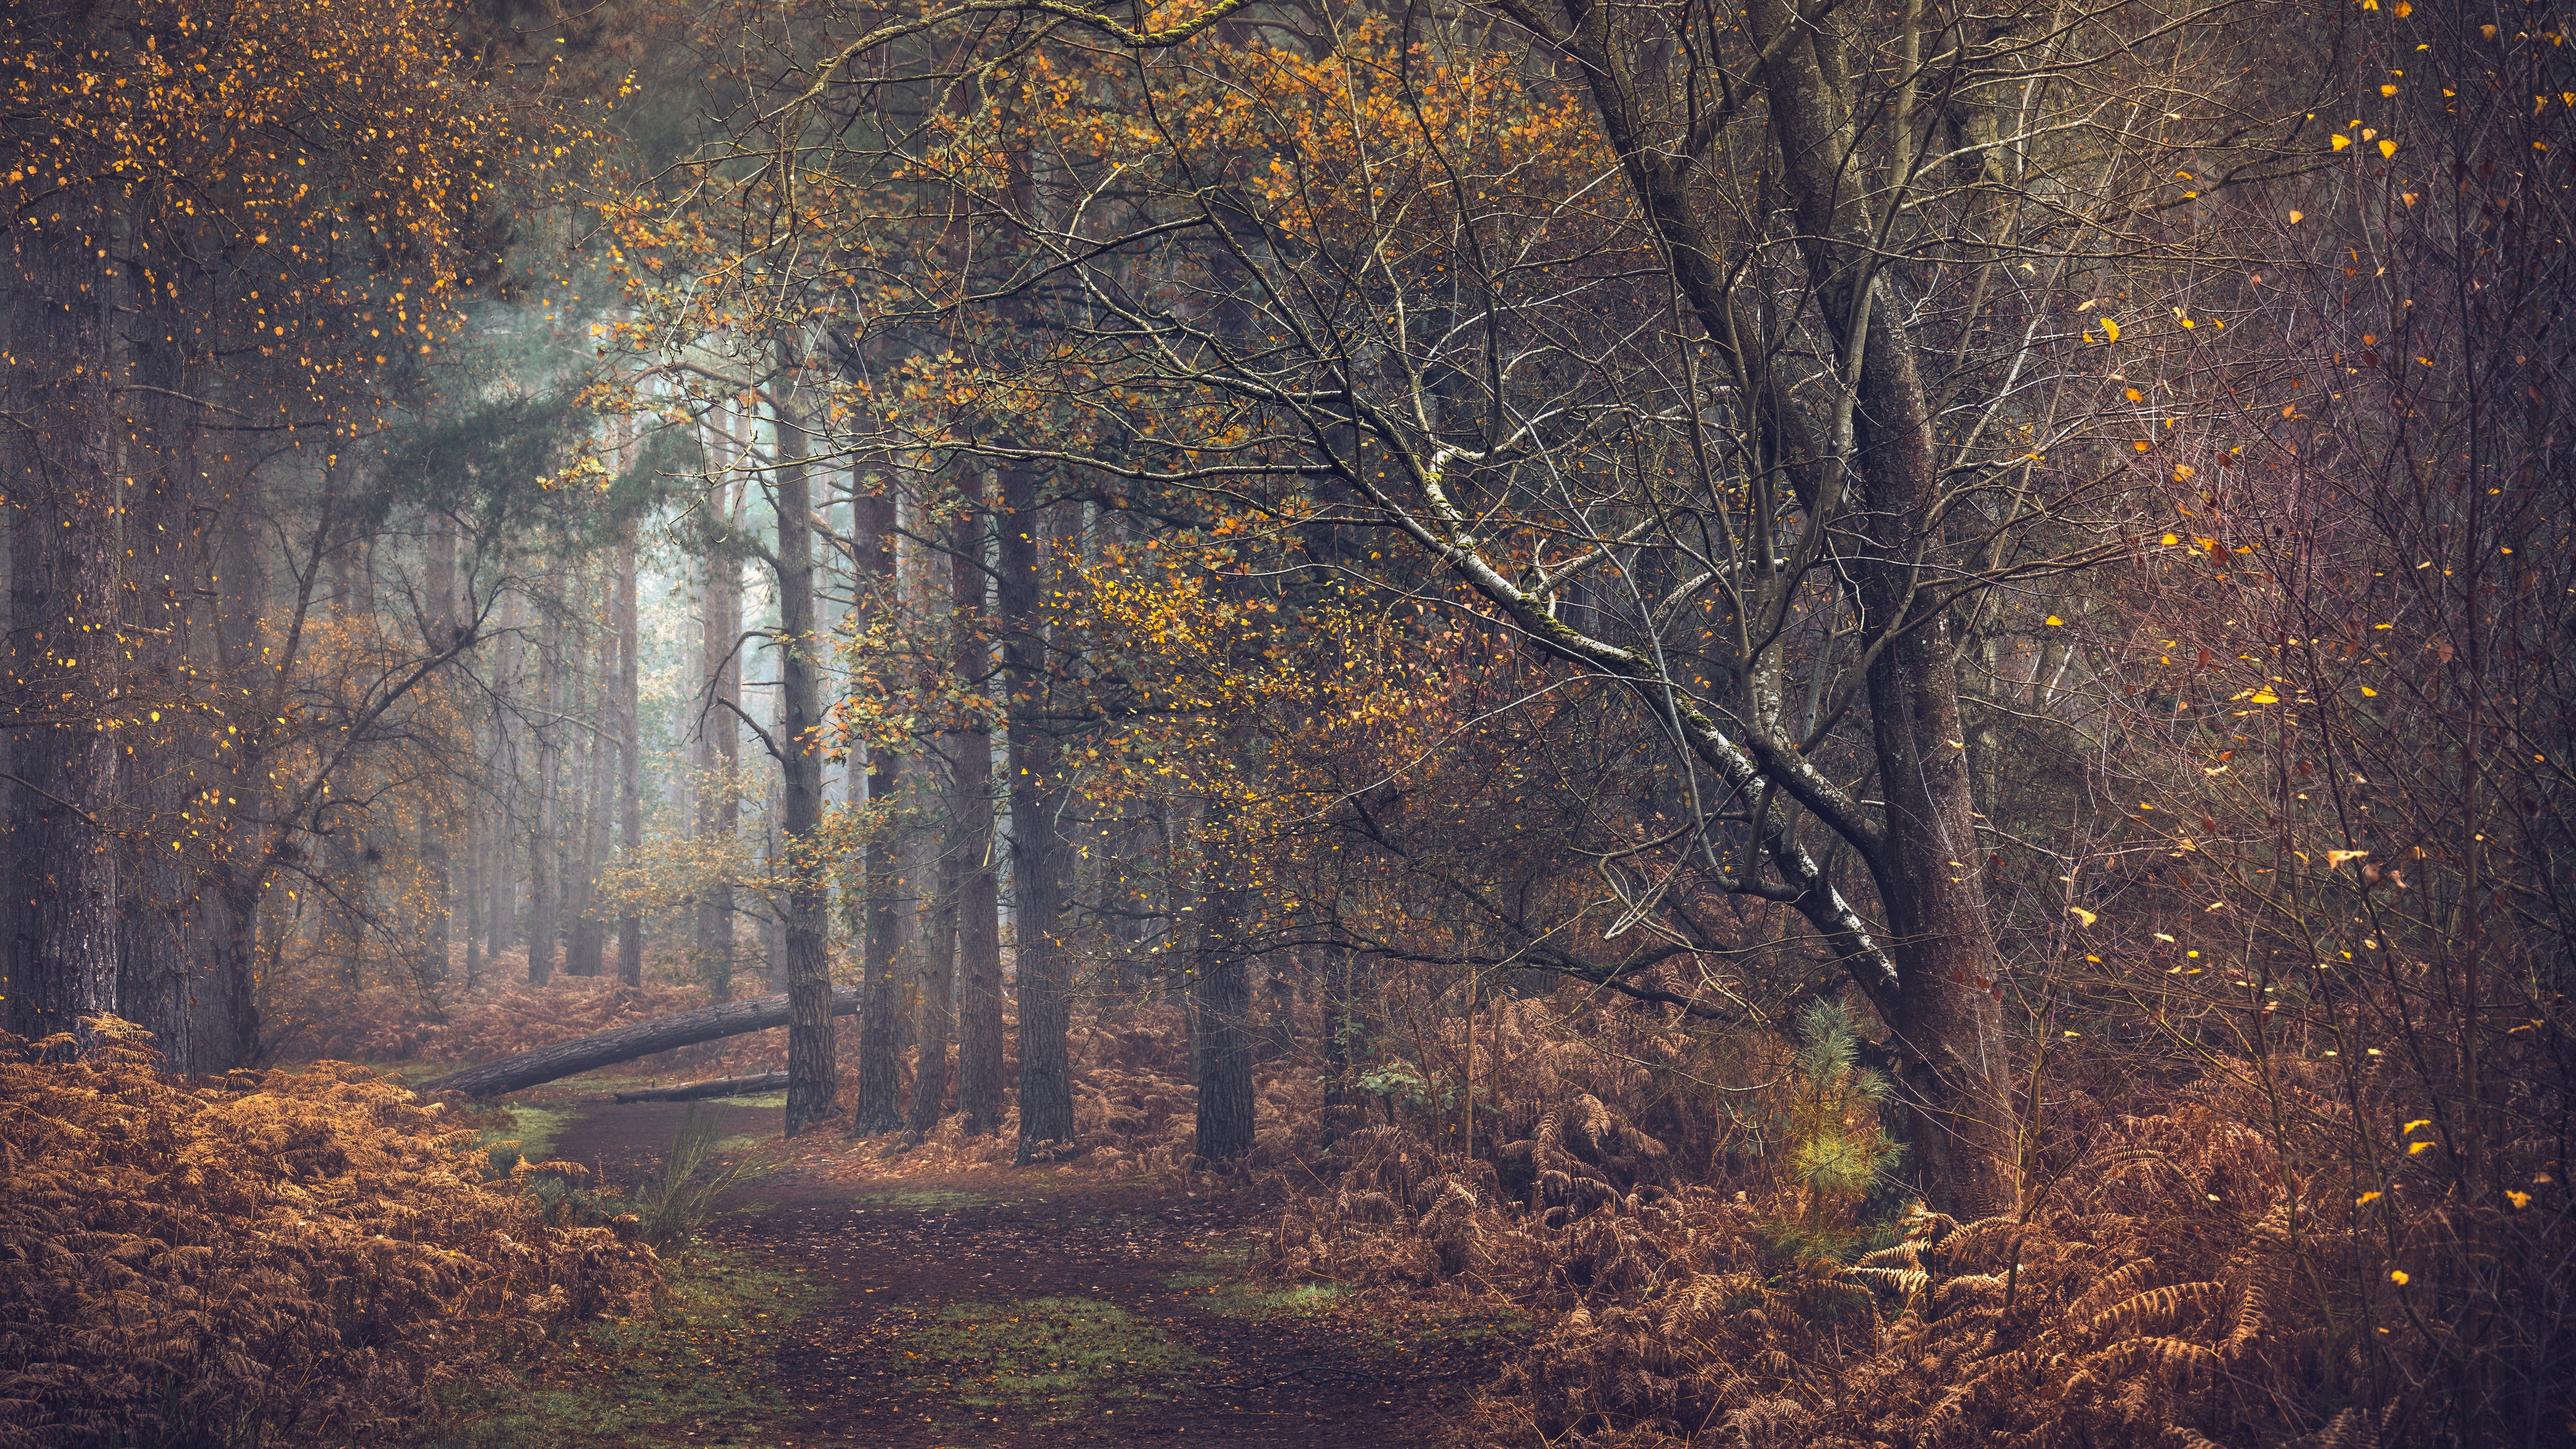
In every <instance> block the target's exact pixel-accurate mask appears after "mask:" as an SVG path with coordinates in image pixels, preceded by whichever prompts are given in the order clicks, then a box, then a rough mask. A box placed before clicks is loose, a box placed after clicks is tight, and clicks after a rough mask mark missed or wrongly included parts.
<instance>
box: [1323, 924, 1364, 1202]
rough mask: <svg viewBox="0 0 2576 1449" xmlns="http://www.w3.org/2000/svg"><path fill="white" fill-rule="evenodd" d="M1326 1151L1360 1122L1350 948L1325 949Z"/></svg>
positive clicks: (1324, 1133)
mask: <svg viewBox="0 0 2576 1449" xmlns="http://www.w3.org/2000/svg"><path fill="white" fill-rule="evenodd" d="M1324 952H1325V956H1324V983H1323V984H1324V1122H1323V1129H1324V1130H1323V1143H1324V1150H1325V1151H1327V1152H1330V1151H1332V1150H1333V1144H1334V1143H1335V1142H1337V1141H1339V1140H1341V1137H1342V1134H1343V1133H1344V1132H1347V1131H1349V1130H1350V1129H1352V1128H1353V1127H1356V1126H1357V1125H1358V1122H1357V1120H1356V1119H1357V1117H1358V1115H1359V1114H1358V1112H1356V1111H1355V1110H1353V1099H1352V1093H1351V1037H1352V1034H1353V1032H1354V1031H1355V1030H1356V1029H1357V1027H1356V1024H1355V1023H1354V1022H1353V1021H1352V1019H1351V953H1350V950H1349V948H1348V947H1344V946H1327V947H1325V948H1324Z"/></svg>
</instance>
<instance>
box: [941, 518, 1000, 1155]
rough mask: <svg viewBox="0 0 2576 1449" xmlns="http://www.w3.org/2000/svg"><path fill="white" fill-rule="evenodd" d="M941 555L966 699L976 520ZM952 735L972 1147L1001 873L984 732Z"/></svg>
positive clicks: (977, 632) (980, 1113) (996, 948)
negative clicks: (945, 556)
mask: <svg viewBox="0 0 2576 1449" xmlns="http://www.w3.org/2000/svg"><path fill="white" fill-rule="evenodd" d="M968 476H969V477H971V476H972V475H968ZM970 486H971V485H970ZM970 501H971V500H970ZM949 547H950V549H951V553H950V556H949V560H950V570H951V572H950V575H949V578H950V598H951V601H952V602H953V603H954V605H955V608H956V615H955V619H956V628H957V640H958V645H957V661H956V668H957V678H958V679H959V680H961V681H966V682H968V688H969V689H970V690H974V689H980V688H981V687H982V686H981V683H980V681H982V679H983V678H984V675H985V672H986V670H987V669H988V667H989V665H990V651H989V649H988V648H987V646H986V644H985V641H984V635H983V625H984V579H985V573H984V524H983V512H982V510H980V509H967V510H965V511H961V512H960V513H959V514H958V516H957V521H956V523H955V525H954V526H953V528H952V529H951V531H950V535H949ZM960 725H961V727H960V728H959V729H957V730H955V731H954V732H952V733H951V734H950V735H949V745H950V751H949V781H950V793H949V809H950V810H951V811H952V812H953V817H954V819H955V820H956V822H957V825H958V827H959V828H958V833H957V844H958V850H957V851H956V853H955V855H954V857H953V859H954V860H955V862H956V866H957V871H958V878H957V1110H958V1111H959V1112H960V1113H962V1114H964V1116H965V1118H966V1135H967V1136H969V1137H980V1136H982V1135H984V1134H985V1133H988V1132H994V1131H998V1130H1000V1128H1001V1125H1002V1099H1003V1083H1002V919H1001V905H1002V903H1001V872H1000V871H999V870H997V869H996V868H995V861H994V859H993V855H994V850H993V846H994V840H993V735H992V730H991V727H990V726H989V725H988V724H986V723H985V720H984V718H983V716H982V715H980V714H976V713H969V714H967V715H966V717H965V718H964V719H963V720H961V721H960Z"/></svg>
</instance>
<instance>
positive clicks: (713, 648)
mask: <svg viewBox="0 0 2576 1449" xmlns="http://www.w3.org/2000/svg"><path fill="white" fill-rule="evenodd" d="M716 416H717V419H718V421H719V422H721V421H722V418H723V414H722V412H721V411H719V412H718V413H717V415H716ZM709 442H710V446H711V451H712V452H714V453H715V454H716V456H717V459H718V461H719V462H721V461H722V460H724V459H726V458H728V457H730V443H729V440H728V439H727V436H726V435H725V433H724V432H723V430H722V428H720V427H719V428H717V429H715V430H714V431H713V432H712V433H711V435H710V439H709ZM723 488H729V489H730V492H731V497H730V499H729V500H728V501H727V502H726V504H725V506H724V507H723V508H722V510H721V514H722V517H723V519H724V520H725V521H726V524H727V530H726V536H725V537H722V538H719V539H718V540H716V543H715V547H713V548H712V549H710V550H709V552H708V556H707V561H706V567H707V577H706V586H705V589H704V591H703V593H702V594H701V597H700V605H699V620H700V623H701V626H702V633H701V634H700V652H699V667H700V670H701V676H700V677H701V678H703V679H704V680H705V681H706V684H705V686H704V687H705V689H706V691H707V701H706V704H705V705H704V707H703V708H701V709H700V710H699V711H698V714H697V719H698V742H699V751H698V757H699V760H700V766H699V774H698V779H699V794H698V832H699V839H700V840H701V842H702V844H703V852H704V854H705V855H706V856H707V857H708V858H710V859H711V860H714V861H717V862H719V863H720V864H721V867H722V869H721V870H720V871H719V873H718V875H717V877H716V879H715V880H713V881H712V882H711V883H710V884H709V885H708V886H707V889H706V893H705V894H704V895H703V896H702V897H700V899H699V901H698V907H697V919H696V923H695V929H694V931H693V933H692V938H691V954H692V955H693V956H694V957H695V958H696V962H697V969H698V979H699V980H701V981H704V982H705V983H706V984H707V991H708V994H709V995H711V996H713V997H714V998H715V999H716V1000H718V1001H726V1000H730V999H731V998H732V996H733V968H734V887H733V878H732V875H731V870H732V859H733V852H734V850H735V849H736V848H737V846H738V845H739V838H740V835H741V829H742V801H741V798H740V796H739V793H738V787H739V785H740V783H741V776H742V756H741V739H742V724H741V721H740V720H739V719H737V718H736V717H735V714H734V711H735V710H737V709H739V708H741V705H742V661H741V658H740V656H739V655H737V654H736V653H735V652H734V644H735V641H737V640H738V639H740V638H741V637H742V587H741V580H742V565H741V564H740V562H739V561H738V560H737V559H736V557H735V554H734V552H733V545H732V542H731V531H732V530H739V529H740V528H741V526H742V511H743V486H742V484H741V483H740V482H739V481H737V482H734V483H731V484H728V485H723ZM721 491H722V489H720V492H721Z"/></svg>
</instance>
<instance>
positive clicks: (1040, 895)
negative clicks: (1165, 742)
mask: <svg viewBox="0 0 2576 1449" xmlns="http://www.w3.org/2000/svg"><path fill="white" fill-rule="evenodd" d="M1002 490H1003V491H1002V506H1003V508H1004V509H1005V510H1006V511H1005V513H1004V515H1003V517H1002V518H1001V519H1000V520H999V526H1000V530H1001V547H1000V550H999V558H1000V564H1001V579H1000V586H999V590H998V602H999V604H1000V608H1001V615H1002V628H1003V630H1004V633H1003V636H1002V637H1003V643H1002V657H1003V661H1004V663H1005V664H1006V665H1007V666H1008V675H1007V678H1008V681H1009V684H1010V689H1011V705H1010V783H1011V899H1012V902H1013V906H1014V911H1013V916H1012V929H1013V931H1014V933H1015V935H1014V946H1013V952H1012V958H1013V960H1014V962H1015V963H1016V965H1017V967H1018V976H1019V994H1020V1147H1019V1159H1020V1161H1022V1162H1023V1163H1025V1162H1027V1161H1028V1160H1029V1158H1030V1155H1031V1152H1032V1150H1033V1149H1034V1148H1035V1147H1036V1145H1037V1144H1039V1143H1049V1142H1055V1143H1070V1142H1071V1141H1072V1140H1073V1073H1072V1066H1071V1064H1070V1062H1068V1060H1067V1059H1066V1053H1065V1030H1066V1027H1067V1026H1068V1025H1069V1018H1070V1011H1069V1005H1070V1003H1069V1002H1068V1000H1067V990H1068V981H1067V971H1066V962H1065V956H1064V952H1063V950H1062V948H1060V947H1059V946H1058V945H1057V944H1056V941H1055V939H1054V934H1053V933H1054V932H1055V930H1056V929H1057V925H1058V920H1059V918H1060V917H1061V916H1062V915H1063V912H1064V899H1065V861H1066V857H1067V856H1068V855H1069V854H1070V852H1069V851H1068V850H1067V849H1066V845H1065V840H1064V834H1063V831H1062V829H1061V828H1060V826H1059V824H1058V821H1057V818H1056V817H1057V814H1058V812H1059V811H1060V810H1062V809H1063V806H1064V785H1063V782H1062V781H1061V780H1060V779H1059V778H1058V774H1057V771H1058V761H1057V753H1058V751H1057V747H1056V742H1055V739H1054V736H1053V735H1052V733H1051V732H1050V727H1049V725H1048V723H1047V722H1046V720H1045V715H1046V713H1047V708H1048V700H1049V693H1048V678H1049V669H1050V662H1049V660H1048V658H1047V639H1046V635H1045V632H1044V631H1045V614H1044V612H1043V609H1042V607H1041V603H1040V601H1041V599H1042V598H1043V597H1044V590H1043V588H1042V585H1043V583H1044V578H1043V575H1042V572H1041V571H1042V569H1043V567H1044V563H1045V560H1044V557H1043V549H1042V545H1043V543H1044V530H1043V527H1042V523H1041V519H1040V517H1039V515H1038V513H1037V509H1036V503H1037V474H1036V473H1035V472H1033V471H1031V470H1027V469H1012V470H1010V471H1008V472H1006V473H1004V474H1003V479H1002Z"/></svg>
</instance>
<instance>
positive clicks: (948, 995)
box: [903, 819, 963, 1132]
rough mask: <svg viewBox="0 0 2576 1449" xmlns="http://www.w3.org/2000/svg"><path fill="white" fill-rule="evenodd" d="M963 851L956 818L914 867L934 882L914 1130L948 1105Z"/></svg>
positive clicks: (926, 923) (917, 1034) (931, 1122)
mask: <svg viewBox="0 0 2576 1449" xmlns="http://www.w3.org/2000/svg"><path fill="white" fill-rule="evenodd" d="M960 853H961V852H960V849H959V847H958V842H957V830H956V825H955V822H954V820H953V819H952V820H951V822H950V824H949V828H948V830H947V832H946V835H945V838H944V839H943V840H942V842H941V844H940V847H939V849H938V850H937V852H936V855H937V858H936V859H935V860H933V861H916V862H915V868H914V873H915V874H916V875H928V876H929V877H930V878H931V880H932V881H933V882H934V884H933V885H932V886H931V892H930V900H929V902H928V905H927V908H926V909H924V910H923V912H922V915H921V962H920V965H921V969H920V973H919V979H920V984H921V999H920V1003H919V1007H918V1011H919V1015H918V1017H917V1018H916V1022H915V1025H914V1028H913V1036H914V1039H915V1040H916V1041H917V1042H918V1044H919V1045H920V1048H921V1060H920V1066H919V1068H918V1070H916V1071H915V1072H914V1074H913V1081H912V1106H911V1109H910V1110H909V1111H907V1112H906V1113H905V1114H904V1119H903V1125H904V1127H905V1128H906V1129H907V1130H910V1131H913V1132H928V1131H930V1130H931V1129H932V1128H934V1127H937V1126H938V1125H939V1118H940V1116H941V1114H942V1113H943V1112H945V1111H946V1110H947V1105H948V1104H947V1098H948V1044H949V1038H950V1036H951V1034H952V1032H953V1030H954V1023H955V1021H956V1000H957V892H958V888H959V886H960V884H961V881H962V879H963V872H962V871H961V870H960V868H959V866H958V857H959V855H960Z"/></svg>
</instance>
